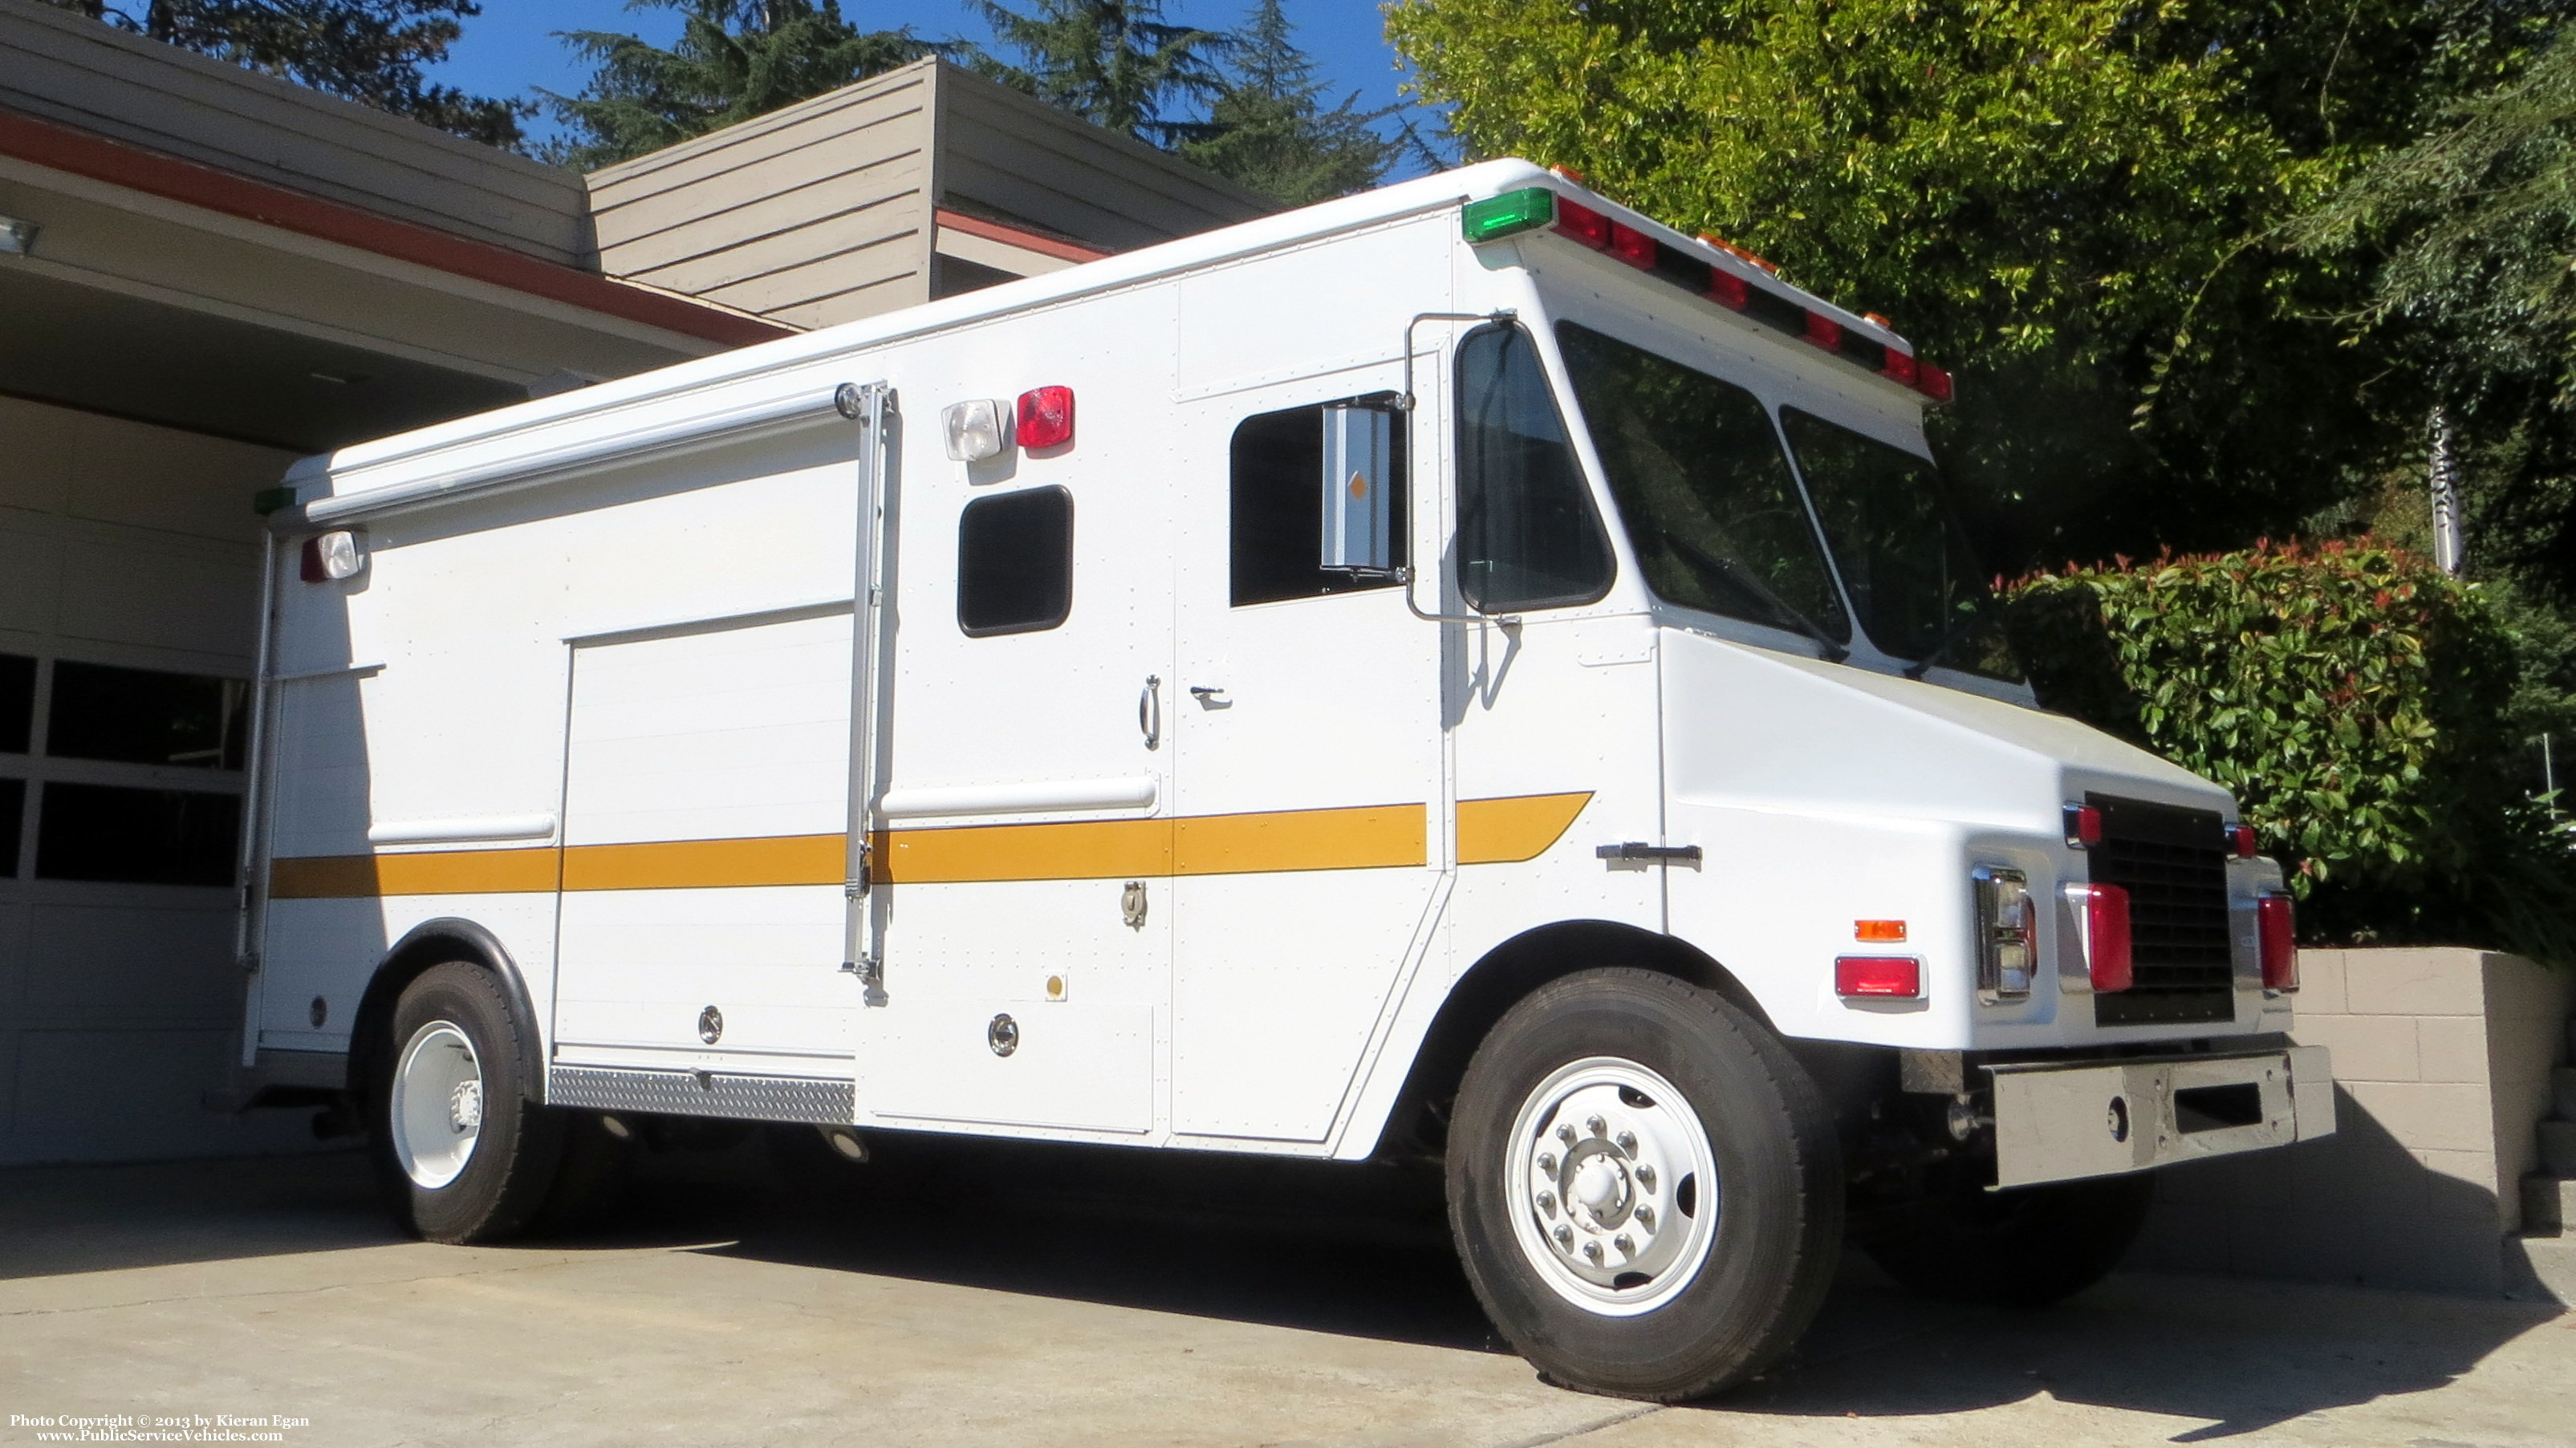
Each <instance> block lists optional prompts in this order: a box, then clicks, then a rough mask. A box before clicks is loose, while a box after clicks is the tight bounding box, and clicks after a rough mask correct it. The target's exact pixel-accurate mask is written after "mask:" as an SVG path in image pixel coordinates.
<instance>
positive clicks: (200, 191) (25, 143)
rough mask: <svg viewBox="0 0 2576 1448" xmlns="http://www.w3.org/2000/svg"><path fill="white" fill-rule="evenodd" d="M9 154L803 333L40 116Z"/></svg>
mask: <svg viewBox="0 0 2576 1448" xmlns="http://www.w3.org/2000/svg"><path fill="white" fill-rule="evenodd" d="M0 155H7V156H14V157H16V158H18V159H19V160H22V161H31V162H33V163H35V164H36V165H39V166H48V167H51V168H53V169H54V170H57V171H69V172H71V173H72V174H74V175H76V176H86V177H89V178H90V179H91V180H94V181H105V182H109V183H111V184H113V185H117V186H124V187H127V188H129V189H132V190H135V191H141V192H145V193H147V194H150V195H153V196H160V197H164V198H167V199H168V200H172V201H182V202H185V203H187V204H188V205H190V206H200V207H203V208H205V209H206V210H208V211H219V212H222V213H223V214H225V215H227V216H238V217H241V218H243V219H244V220H248V221H256V222H259V223H260V224H262V225H264V226H274V227H276V228H278V229H279V230H281V231H292V232H295V233H297V234H298V235H302V236H310V237H315V238H318V239H320V240H323V241H330V242H337V243H339V244H340V245H342V246H350V247H355V248H357V249H358V250H360V251H367V252H373V253H375V254H376V255H378V256H387V257H392V258H394V259H396V260H398V261H407V262H413V263H416V264H418V265H420V266H425V267H430V268H433V269H435V270H438V271H443V272H446V273H449V274H450V275H453V276H461V277H471V278H473V279H474V280H476V281H480V282H489V283H491V284H492V285H494V286H498V287H507V288H508V289H510V290H511V291H514V292H524V293H526V294H528V295H530V296H536V297H544V298H546V299H547V300H549V301H556V302H563V303H565V304H567V305H569V306H575V307H579V308H581V309H582V310H584V311H590V312H599V313H602V314H604V315H607V316H612V317H621V318H624V319H625V320H627V321H630V322H641V323H643V324H644V325H646V326H649V327H660V328H662V329H663V330H665V331H670V332H678V333H681V334H682V335H685V336H690V337H700V338H704V339H705V340H707V341H710V342H723V343H726V344H728V345H731V346H746V345H749V344H750V343H753V342H768V341H774V340H776V339H777V338H780V337H792V336H794V335H796V329H795V328H793V327H785V326H780V325H779V324H777V323H774V322H765V321H761V320H759V319H757V318H753V317H746V316H743V315H741V314H740V313H737V312H732V311H728V310H724V309H721V308H716V307H710V306H706V305H702V304H700V303H697V302H693V301H690V300H688V299H686V298H684V297H679V296H674V295H671V294H669V293H665V292H657V291H648V290H646V289H644V288H642V287H634V286H628V285H627V284H626V283H624V282H621V281H618V280H616V279H614V278H612V277H604V276H600V275H597V274H596V273H592V272H586V271H579V270H576V269H574V268H572V267H568V266H561V265H558V264H556V263H554V262H550V261H540V260H538V259H537V258H535V257H532V256H525V255H522V254H520V253H518V252H515V251H511V250H510V249H508V248H507V247H501V246H494V245H492V244H491V243H489V242H482V241H472V240H468V239H467V238H465V237H461V236H454V235H450V234H449V233H447V232H444V231H437V230H433V229H432V228H430V227H426V226H419V225H415V224H414V223H412V222H408V221H397V220H395V219H394V218H392V217H389V216H380V215H378V214H376V213H375V212H372V211H364V210H361V209H359V208H357V207H355V206H348V205H344V204H342V203H340V202H337V201H326V200H324V199H322V198H321V197H318V196H308V195H305V194H304V193H302V192H300V191H289V190H287V189H285V188H284V187H281V186H271V185H269V184H267V183H266V182H263V181H253V180H251V179H249V178H248V177H245V176H237V175H234V174H233V173H231V172H229V171H220V170H217V169H215V168H214V167H211V166H203V165H199V164H198V163H196V162H194V161H185V160H181V159H180V158H178V157H176V156H171V155H166V154H164V153H162V152H159V151H149V150H145V149H144V148H142V147H140V146H129V145H127V144H125V143H123V142H121V141H111V140H108V139H106V138H105V137H102V136H94V135H91V134H89V133H88V132H86V131H77V130H73V129H71V128H70V127H67V126H58V125H55V124H53V123H52V122H50V121H40V120H37V119H35V118H34V117H32V116H24V115H18V114H15V113H12V112H8V111H0Z"/></svg>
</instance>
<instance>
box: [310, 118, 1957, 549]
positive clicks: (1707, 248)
mask: <svg viewBox="0 0 2576 1448" xmlns="http://www.w3.org/2000/svg"><path fill="white" fill-rule="evenodd" d="M1528 186H1542V187H1546V188H1548V189H1550V190H1553V191H1555V192H1557V193H1558V194H1560V195H1565V196H1570V197H1573V198H1575V199H1577V200H1580V201H1581V202H1582V203H1583V204H1584V205H1586V206H1589V207H1592V208H1593V209H1595V210H1597V211H1602V212H1605V213H1607V214H1609V215H1611V216H1613V217H1615V218H1616V219H1617V220H1619V221H1621V222H1624V223H1626V224H1628V225H1630V226H1633V227H1637V228H1639V229H1640V230H1644V231H1646V232H1647V233H1648V234H1650V235H1653V236H1654V237H1656V239H1658V240H1660V241H1663V242H1665V243H1666V244H1667V245H1670V246H1675V247H1681V248H1685V249H1687V250H1689V251H1690V252H1691V253H1692V254H1693V255H1697V256H1701V257H1703V258H1704V259H1705V260H1707V261H1708V262H1709V263H1710V265H1712V266H1715V267H1719V268H1722V269H1724V270H1726V271H1727V272H1729V273H1730V274H1733V275H1736V276H1739V277H1742V278H1743V279H1744V280H1745V282H1746V284H1747V285H1748V286H1752V287H1757V288H1760V289H1762V290H1765V291H1768V292H1771V293H1773V294H1775V295H1778V296H1781V297H1784V298H1787V299H1789V300H1792V301H1794V302H1796V303H1797V304H1799V305H1801V306H1804V307H1808V308H1811V309H1813V310H1816V311H1818V312H1821V313H1823V314H1825V315H1828V316H1831V317H1833V318H1834V319H1835V320H1837V321H1839V322H1840V323H1842V325H1844V326H1845V327H1850V328H1856V329H1861V330H1864V331H1866V332H1868V333H1870V334H1872V335H1874V336H1877V337H1879V338H1882V339H1884V340H1885V341H1886V342H1887V343H1888V344H1889V345H1890V346H1892V347H1894V348H1897V349H1898V350H1910V349H1909V348H1908V347H1907V344H1906V343H1905V342H1904V340H1903V339H1902V338H1900V337H1898V336H1896V335H1895V334H1894V333H1893V332H1892V331H1890V330H1889V329H1888V328H1887V327H1886V325H1885V324H1884V323H1883V322H1880V321H1877V320H1874V319H1871V318H1866V317H1863V316H1860V315H1858V314H1855V313H1852V312H1848V311H1845V310H1844V309H1842V308H1840V307H1836V306H1833V305H1832V304H1830V303H1828V302H1825V301H1823V300H1822V299H1821V298H1818V297H1815V296H1813V295H1812V294H1810V293H1808V292H1805V291H1802V290H1800V289H1798V288H1796V287H1793V286H1790V285H1789V284H1787V283H1785V282H1782V281H1780V280H1779V279H1778V278H1777V277H1774V276H1772V275H1770V274H1769V273H1767V272H1764V271H1762V270H1760V269H1758V268H1756V267H1754V266H1752V265H1750V264H1748V263H1746V262H1743V261H1741V260H1739V259H1737V258H1736V257H1735V256H1733V255H1731V254H1729V253H1727V252H1725V251H1721V250H1720V249H1718V248H1716V247H1714V246H1711V245H1709V244H1708V243H1706V242H1704V241H1701V240H1699V239H1698V238H1696V237H1686V236H1684V235H1682V233H1680V232H1678V231H1676V230H1674V229H1673V228H1671V227H1669V226H1665V225H1663V224H1662V223H1660V222H1657V221H1655V220H1653V219H1652V218H1650V217H1646V216H1643V215H1641V214H1639V213H1637V212H1634V211H1632V210H1630V209H1628V208H1627V207H1623V206H1620V205H1618V204H1617V203H1615V202H1611V201H1608V200H1605V199H1603V198H1600V197H1597V196H1595V195H1593V194H1592V193H1590V192H1589V191H1586V190H1584V189H1583V188H1582V187H1581V186H1579V185H1577V184H1576V183H1574V182H1572V181H1570V180H1568V179H1567V178H1565V177H1564V176H1562V175H1560V174H1559V173H1556V172H1552V171H1547V170H1543V169H1541V168H1539V167H1538V166H1535V165H1532V164H1531V163H1529V162H1527V161H1522V160H1499V161H1488V162H1484V163H1481V164H1479V165H1475V166H1469V167H1466V168H1463V169H1461V170H1456V171H1448V172H1443V173H1440V174H1438V175H1434V176H1425V177H1422V178H1420V179H1418V180H1413V181H1406V182H1400V183H1398V184H1396V185H1393V186H1388V187H1384V188H1381V189H1379V190H1376V191H1370V192H1364V193H1362V194H1360V195H1357V196H1350V197H1345V198H1343V199H1341V200H1338V201H1328V202H1324V203H1322V204H1320V205H1316V206H1309V207H1305V208H1302V209H1300V210H1296V211H1290V212H1283V213H1281V214H1279V215H1276V216H1269V217H1263V218H1260V219H1258V220H1254V221H1248V222H1244V223H1242V224H1240V225H1236V226H1229V227H1225V228H1222V229H1220V230H1217V231H1211V232H1205V233H1202V234H1200V235H1197V236H1190V237H1183V238H1181V239H1179V240H1176V241H1169V242H1164V243H1161V244H1159V245H1155V246H1151V247H1145V248H1141V249H1139V250H1136V251H1132V252H1126V253H1122V254H1120V255H1117V256H1113V257H1108V258H1105V259H1103V260H1100V261H1095V262H1089V263H1085V264H1083V265H1081V266H1076V267H1069V268H1066V269H1064V270H1062V271H1056V272H1050V273H1046V274H1044V275H1040V276H1035V277H1028V278H1023V279H1021V280H1018V281H1013V282H1006V283H1003V284H1001V285H999V286H994V287H989V288H985V289H982V290H978V291H974V292H970V293H966V294H964V295H961V296H956V297H950V298H946V299H943V300H940V301H935V302H930V303H927V304H925V305H922V306H918V307H909V308H905V309H904V310H902V311H898V312H892V313H888V314H886V315H884V316H881V317H871V318H866V319H862V320H860V321H855V322H846V323H843V324H841V325H839V326H835V327H828V328H824V329H822V330H819V331H815V332H809V333H805V334H803V335H801V336H795V337H787V338H782V339H779V340H777V341H774V342H764V343H760V344H757V345H754V346H750V347H745V348H741V349H738V350H736V351H731V352H725V353H720V354H718V355H716V356H712V357H705V358H700V359H697V360H695V361H691V362H683V363H679V364H676V365H674V366H670V367H664V368H659V369H656V370H654V371H651V372H646V373H641V374H638V375H636V376H633V377H626V378H619V379H615V380H612V381H608V382H602V383H598V384H596V385H593V386H590V387H586V388H581V389H578V390H576V391H572V392H566V393H561V394H557V395H555V396H552V397H546V398H540V399H536V400H533V401H530V402H525V403H520V404H517V405H514V406H511V407H505V408H500V409H497V410H494V411H491V412H486V413H479V414H476V415H474V416H471V417H464V418H458V419H456V420H454V421H451V422H444V423H439V424H436V425H433V426H430V427H425V428H420V429H417V430H415V431H412V432H407V433H399V434H396V435H394V436H392V437H387V438H381V439H377V440H374V441H370V442H364V443H357V444H354V445H352V446H349V447H345V448H342V449H340V450H338V451H336V452H332V453H327V454H322V455H318V456H314V457H308V458H305V459H303V460H301V461H299V462H297V463H296V464H295V465H294V466H293V467H292V468H290V469H289V470H288V472H287V474H286V478H285V483H286V485H287V486H288V487H290V488H293V489H295V490H296V492H297V494H298V497H297V501H298V502H299V503H301V504H302V505H303V506H302V507H300V508H296V509H293V510H291V511H289V512H286V513H283V514H281V515H279V516H278V517H277V518H276V519H274V520H273V521H274V522H275V523H276V524H278V525H280V526H294V525H296V524H298V523H303V522H324V521H333V520H351V519H354V518H356V517H358V516H360V515H364V514H374V513H379V512H384V511H390V510H395V509H408V508H411V507H417V506H422V505H425V504H429V503H434V502H440V501H444V500H446V499H448V498H451V497H455V496H458V495H461V494H465V493H471V492H480V491H483V490H484V489H486V488H489V487H493V486H499V485H502V484H505V483H531V482H541V481H546V480H548V479H549V478H550V476H552V475H556V474H564V475H569V474H571V473H575V472H581V473H586V472H592V471H596V470H598V469H599V468H600V467H603V466H615V465H619V464H621V463H624V462H628V461H632V460H634V459H636V458H638V457H641V456H646V455H656V454H667V453H669V452H672V451H675V450H693V449H694V448H696V447H700V446H709V445H717V444H721V443H722V442H723V441H725V440H726V439H728V438H732V437H736V436H742V435H745V434H747V433H750V432H758V431H767V430H770V429H773V428H777V427H781V426H794V425H796V424H797V423H799V422H800V421H805V420H812V421H822V420H824V419H826V418H828V417H829V416H831V415H832V388H831V387H830V386H829V385H824V384H821V383H820V382H819V381H818V382H817V383H816V385H813V386H808V387H806V388H804V389H802V390H800V391H798V392H795V393H792V394H781V393H780V392H778V390H777V389H776V388H775V387H768V388H763V387H762V386H760V385H759V384H760V383H761V382H762V380H763V379H766V378H770V377H774V376H775V375H776V374H779V373H782V372H790V371H797V370H804V369H816V368H820V367H822V366H824V365H826V364H828V363H831V362H833V361H835V360H837V359H841V358H846V357H851V356H856V355H860V354H864V353H867V352H870V351H873V350H876V349H879V348H883V347H885V346H888V345H890V344H893V343H897V342H901V341H904V340H906V339H909V338H913V337H919V336H923V335H927V334H931V333H937V332H941V331H945V330H948V329H952V328H956V327H961V326H967V325H971V324H976V323H982V322H989V321H993V320H996V319H999V318H1003V317H1007V316H1009V315H1011V314H1013V313H1016V312H1025V311H1033V310H1037V309H1040V308H1045V307H1050V306H1054V305H1057V304H1059V303H1062V302H1066V301H1070V300H1073V299H1076V298H1079V297H1083V296H1087V295H1092V294H1096V293H1101V292H1107V291H1113V290H1116V289H1120V288H1124V287H1131V286H1135V285H1139V284H1142V283H1146V282H1151V281H1154V280H1156V279H1159V278H1162V277H1165V276H1170V275H1174V274H1178V273H1182V272H1188V271H1193V270H1198V269H1201V268H1205V267H1210V266H1215V265H1219V264H1223V263H1227V262H1233V261H1239V260H1241V259H1244V258H1246V257H1251V256H1256V255H1258V254H1260V253H1262V252H1266V251H1276V250H1284V249H1287V248H1291V247H1296V246H1300V245H1304V244H1307V243H1311V242H1314V241H1317V240H1321V239H1325V238H1328V237H1331V236H1334V235H1338V234H1342V233H1347V232H1353V231H1359V230H1364V229H1368V228H1371V227H1375V226H1379V225H1383V224H1386V223H1388V222H1393V221H1400V220H1404V219H1406V218H1408V217H1413V216H1420V215H1423V214H1427V213H1431V212H1436V211H1440V210H1443V209H1449V208H1455V207H1458V206H1461V205H1464V204H1465V203H1467V202H1469V201H1474V200H1480V199H1483V198H1484V197H1487V196H1493V195H1499V194H1501V193H1503V192H1506V191H1512V190H1517V189H1520V188H1522V187H1528ZM621 417H622V418H624V419H626V421H624V422H623V423H622V424H621V423H620V422H618V421H617V419H619V418H621ZM585 420H590V421H591V422H592V426H590V427H580V428H573V429H571V430H573V431H576V432H579V433H582V434H587V435H589V440H588V441H586V442H585V441H581V440H571V441H567V440H564V439H563V438H562V437H561V430H565V429H567V426H568V425H572V424H579V423H581V422H583V421H585ZM548 434H557V436H553V437H550V436H548ZM317 484H319V485H320V486H316V485H317Z"/></svg>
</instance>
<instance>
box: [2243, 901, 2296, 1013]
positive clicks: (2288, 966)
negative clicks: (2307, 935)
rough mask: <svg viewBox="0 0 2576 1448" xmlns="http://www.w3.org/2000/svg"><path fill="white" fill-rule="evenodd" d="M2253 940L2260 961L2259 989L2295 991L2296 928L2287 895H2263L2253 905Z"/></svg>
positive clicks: (2293, 910)
mask: <svg viewBox="0 0 2576 1448" xmlns="http://www.w3.org/2000/svg"><path fill="white" fill-rule="evenodd" d="M2254 931H2255V938H2256V939H2257V940H2258V941H2259V942H2260V952H2261V955H2262V958H2263V989H2265V990H2272V991H2294V990H2297V989H2298V988H2299V927H2298V917H2297V914H2296V911H2295V907H2293V906H2292V905H2291V904H2290V897H2289V896H2287V895H2265V896H2263V897H2261V898H2259V899H2257V900H2256V901H2255V902H2254Z"/></svg>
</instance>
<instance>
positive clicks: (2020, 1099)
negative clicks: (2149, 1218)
mask: <svg viewBox="0 0 2576 1448" xmlns="http://www.w3.org/2000/svg"><path fill="white" fill-rule="evenodd" d="M1985 1069H1986V1070H1987V1071H1989V1072H1990V1073H1992V1074H1993V1077H1994V1083H1995V1185H1996V1186H1998V1187H2022V1186H2035V1185H2037V1184H2039V1183H2041V1182H2063V1181H2077V1180H2081V1179H2083V1178H2086V1177H2101V1176H2117V1175H2119V1174H2121V1173H2123V1172H2133V1171H2145V1170H2147V1169H2148V1168H2150V1167H2159V1166H2167V1165H2170V1164H2172V1163H2174V1162H2178V1161H2198V1160H2200V1159H2201V1158H2203V1157H2212V1156H2230V1155H2233V1154H2235V1153H2237V1152H2240V1151H2260V1150H2262V1149H2264V1148H2265V1147H2273V1146H2287V1145H2289V1144H2290V1143H2292V1142H2294V1141H2306V1140H2308V1139H2309V1138H2311V1137H2318V1136H2326V1135H2330V1134H2331V1133H2332V1132H2333V1131H2334V1129H2335V1104H2334V1070H2333V1063H2332V1061H2331V1059H2330V1058H2329V1057H2328V1056H2327V1053H2326V1048H2325V1047H2323V1046H2289V1047H2284V1048H2280V1049H2275V1050H2267V1051H2250V1052H2246V1053H2243V1054H2241V1055H2225V1056H2172V1057H2162V1058H2158V1057H2146V1058H2139V1059H2132V1060H2122V1061H2116V1062H2111V1063H2107V1064H2103V1063H2089V1062H2088V1063H2085V1064H2082V1065H2059V1064H2055V1063H2052V1062H2046V1061H2032V1062H2024V1063H2018V1064H2012V1065H1997V1066H1988V1067H1986V1068H1985Z"/></svg>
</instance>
